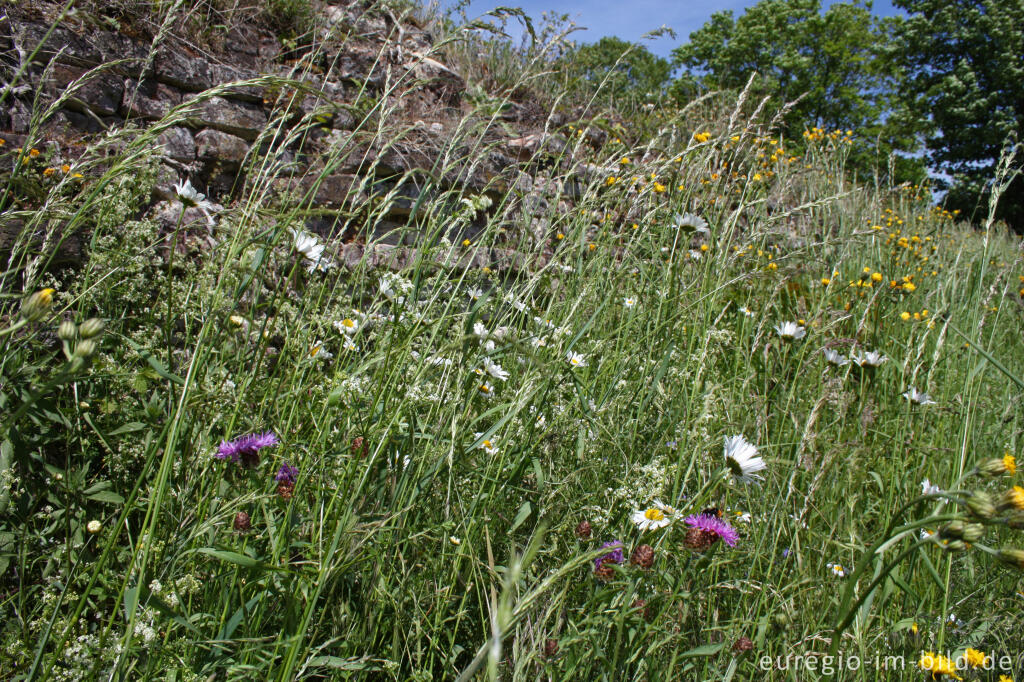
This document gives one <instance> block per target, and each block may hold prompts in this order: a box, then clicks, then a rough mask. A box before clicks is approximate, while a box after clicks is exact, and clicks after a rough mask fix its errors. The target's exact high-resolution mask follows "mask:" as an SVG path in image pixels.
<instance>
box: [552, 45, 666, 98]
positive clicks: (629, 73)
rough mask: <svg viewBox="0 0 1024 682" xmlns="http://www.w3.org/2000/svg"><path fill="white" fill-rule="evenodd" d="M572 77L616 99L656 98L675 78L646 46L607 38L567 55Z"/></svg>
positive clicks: (661, 60)
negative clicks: (600, 89)
mask: <svg viewBox="0 0 1024 682" xmlns="http://www.w3.org/2000/svg"><path fill="white" fill-rule="evenodd" d="M566 63H567V64H570V65H571V66H570V71H571V75H573V76H575V77H576V78H578V79H579V80H580V81H582V83H583V84H584V85H585V86H586V87H588V88H594V87H597V86H601V88H602V91H603V92H605V93H606V94H608V95H609V96H611V97H613V98H615V99H622V98H635V99H638V100H646V99H653V98H654V97H656V96H657V95H658V94H660V93H661V92H662V91H663V90H664V89H665V87H666V86H667V85H668V83H669V82H670V81H671V78H672V64H671V63H669V61H668V60H667V59H663V58H661V57H659V56H657V55H655V54H652V53H651V52H650V50H648V49H647V48H646V47H644V46H643V45H639V44H635V43H629V42H626V41H624V40H621V39H619V38H616V37H614V36H611V37H609V36H606V37H604V38H601V40H599V41H597V42H596V43H592V44H588V45H582V46H580V47H578V48H577V49H576V50H575V52H573V53H572V54H571V55H568V59H567V61H566Z"/></svg>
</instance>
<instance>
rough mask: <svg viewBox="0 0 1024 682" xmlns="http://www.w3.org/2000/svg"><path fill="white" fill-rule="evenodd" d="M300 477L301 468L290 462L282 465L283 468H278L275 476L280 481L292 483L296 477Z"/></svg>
mask: <svg viewBox="0 0 1024 682" xmlns="http://www.w3.org/2000/svg"><path fill="white" fill-rule="evenodd" d="M298 477H299V470H298V468H297V467H293V466H292V465H291V464H289V463H288V462H285V463H284V464H282V465H281V468H280V469H278V470H277V475H276V476H274V480H275V481H277V482H278V483H291V484H292V485H294V484H295V481H296V479H298Z"/></svg>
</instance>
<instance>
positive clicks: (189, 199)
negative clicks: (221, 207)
mask: <svg viewBox="0 0 1024 682" xmlns="http://www.w3.org/2000/svg"><path fill="white" fill-rule="evenodd" d="M174 193H175V195H177V197H178V201H180V202H181V203H182V205H183V206H195V207H197V208H206V209H207V210H209V209H211V208H213V204H211V203H210V202H209V201H207V200H206V195H205V194H202V193H201V192H199V191H198V190H196V188H195V187H193V186H192V183H191V182H190V181H189V179H188V178H185V180H184V181H183V182H182V181H179V182H176V183H174Z"/></svg>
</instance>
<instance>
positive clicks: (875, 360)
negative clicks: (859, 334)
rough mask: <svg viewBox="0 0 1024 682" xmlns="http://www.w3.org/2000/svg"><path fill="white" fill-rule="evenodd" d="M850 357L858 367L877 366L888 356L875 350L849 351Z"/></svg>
mask: <svg viewBox="0 0 1024 682" xmlns="http://www.w3.org/2000/svg"><path fill="white" fill-rule="evenodd" d="M850 359H851V360H853V362H854V363H855V364H857V365H858V366H860V367H878V366H879V365H881V364H882V363H883V362H885V361H886V360H888V359H889V358H887V357H885V356H884V355H882V354H881V353H879V352H878V351H875V350H871V351H868V352H867V353H857V352H853V353H850Z"/></svg>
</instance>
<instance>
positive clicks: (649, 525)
mask: <svg viewBox="0 0 1024 682" xmlns="http://www.w3.org/2000/svg"><path fill="white" fill-rule="evenodd" d="M632 519H633V523H635V524H636V526H637V528H639V529H640V530H642V531H646V530H657V529H658V528H664V527H665V526H667V525H668V524H669V523H671V522H672V519H671V514H670V513H669V512H668V508H667V507H666V506H665V505H663V504H662V503H661V502H659V501H658V500H655V501H654V504H652V505H651V506H650V507H648V508H647V509H637V510H636V511H635V512H633V516H632Z"/></svg>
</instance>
